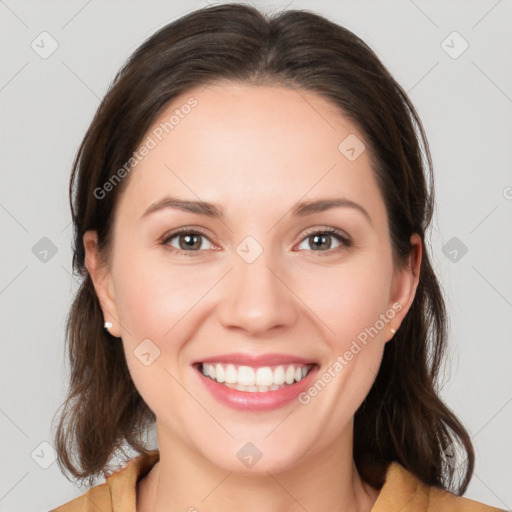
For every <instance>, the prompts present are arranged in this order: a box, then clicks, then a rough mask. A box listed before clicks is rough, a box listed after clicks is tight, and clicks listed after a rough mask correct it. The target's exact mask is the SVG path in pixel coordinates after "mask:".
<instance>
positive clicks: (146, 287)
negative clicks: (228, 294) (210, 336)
mask: <svg viewBox="0 0 512 512" xmlns="http://www.w3.org/2000/svg"><path fill="white" fill-rule="evenodd" d="M117 270H118V273H117V275H116V298H117V300H116V304H117V307H118V313H119V316H120V321H121V323H122V324H123V327H124V328H125V331H126V334H128V337H129V338H141V337H142V338H150V339H153V338H154V339H155V340H162V339H163V338H164V337H166V336H167V335H170V331H172V330H173V329H174V326H176V325H178V324H179V323H181V322H182V319H185V318H186V316H187V314H188V313H189V312H190V311H191V310H192V309H193V308H194V307H197V306H198V305H199V303H200V301H201V298H202V297H203V296H204V295H205V294H206V293H207V291H208V290H209V289H210V288H211V287H212V285H213V284H214V283H215V281H216V280H218V277H217V276H210V277H211V278H209V277H208V275H205V273H204V272H201V271H199V270H194V269H193V268H190V267H189V268H187V269H185V267H180V266H176V265H175V266H170V265H162V263H161V262H160V263H153V262H150V261H147V260H146V262H144V260H143V258H140V262H133V261H131V262H128V264H124V263H123V262H119V265H118V266H117ZM210 273H211V272H209V274H210Z"/></svg>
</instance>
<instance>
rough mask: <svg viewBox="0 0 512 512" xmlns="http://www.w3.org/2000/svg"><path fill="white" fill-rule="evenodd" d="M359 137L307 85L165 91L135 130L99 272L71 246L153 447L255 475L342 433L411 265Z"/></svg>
mask: <svg viewBox="0 0 512 512" xmlns="http://www.w3.org/2000/svg"><path fill="white" fill-rule="evenodd" d="M187 105H188V106H187ZM171 116H174V117H171ZM363 144H364V142H363V137H362V135H361V134H360V133H359V132H358V130H357V129H356V127H355V126H354V125H353V124H351V123H350V122H349V121H348V120H347V119H346V118H344V117H342V116H341V115H340V114H339V113H337V112H336V111H335V110H334V107H333V106H332V105H331V103H329V102H328V101H327V100H325V99H323V98H320V97H319V96H316V95H315V94H313V93H311V92H305V91H302V90H301V91H298V90H294V89H291V88H290V89H288V88H280V87H266V86H248V85H238V84H233V83H222V84H217V85H211V86H209V87H207V88H202V87H201V88H196V89H194V90H191V91H189V92H188V93H186V94H183V95H182V96H180V97H179V98H176V99H175V100H174V101H173V103H172V105H171V106H169V108H167V109H166V110H165V112H164V113H163V114H162V115H161V116H160V117H159V118H158V119H157V120H156V121H155V122H154V124H153V125H152V127H151V128H150V130H149V131H148V132H147V133H146V135H145V136H144V138H143V143H142V145H141V146H140V148H139V157H140V162H139V163H138V164H137V165H136V166H135V168H134V169H133V170H131V171H130V173H129V176H127V177H125V178H124V179H128V180H129V181H128V183H127V187H126V189H125V190H124V191H123V193H122V195H121V196H120V198H119V203H118V208H117V210H116V217H115V224H114V236H113V245H112V252H111V254H110V260H109V265H108V267H99V266H98V265H97V262H98V260H97V255H96V253H95V246H94V237H93V233H92V232H89V233H88V234H86V236H85V238H84V240H85V244H86V247H87V259H86V261H87V267H88V269H89V271H90V272H91V275H92V276H93V279H94V283H95V286H96V290H97V292H98V296H99V298H100V301H101V304H102V309H103V312H104V316H105V320H108V321H111V322H112V323H113V327H112V328H111V330H110V331H111V333H112V334H114V335H116V336H121V337H122V343H123V346H124V350H125V353H126V359H127V363H128V367H129V369H130V373H131V375H132V378H133V380H134V383H135V385H136V387H137V389H138V391H139V392H140V394H141V396H142V397H143V399H144V400H145V401H146V403H147V404H148V406H149V407H150V408H151V409H152V410H153V412H154V413H155V414H156V417H157V428H158V434H159V443H160V445H161V444H162V443H164V442H165V443H169V445H171V444H176V443H178V444H179V445H180V446H181V447H182V448H183V447H184V448H185V449H186V450H190V451H191V452H192V453H194V454H195V455H196V456H197V455H199V456H200V457H201V458H202V459H203V460H207V461H209V462H210V463H212V464H214V465H216V466H218V467H221V468H224V469H226V470H229V471H239V472H244V471H252V472H254V471H276V470H279V469H285V468H287V467H292V466H294V465H296V464H298V463H299V462H304V461H307V460H308V458H309V457H314V456H318V454H320V453H321V452H323V453H326V450H330V449H331V448H334V447H335V446H338V447H343V446H345V447H346V443H347V442H351V435H352V420H353V416H354V413H355V411H356V410H357V408H358V407H359V405H360V404H361V403H362V401H363V400H364V398H365V396H366V395H367V393H368V391H369V390H370V387H371V386H372V383H373V381H374V379H375V377H376V374H377V372H378V369H379V365H380V362H381V358H382V353H383V349H384V346H385V343H386V342H387V341H388V340H390V338H392V336H393V334H392V332H391V329H392V328H394V329H398V327H399V325H400V322H401V320H402V319H403V317H404V315H405V313H406V312H407V309H408V308H409V306H410V303H411V301H412V298H413V296H414V291H415V287H416V285H417V269H418V268H419V263H420V259H421V245H420V244H419V243H418V239H417V238H413V240H412V241H413V243H415V244H416V246H415V247H416V249H417V250H416V252H414V251H413V256H414V255H415V257H414V258H413V260H412V261H411V265H412V266H413V269H414V268H416V276H415V275H414V274H413V272H412V271H411V269H409V268H407V269H403V270H399V269H396V268H394V266H393V259H392V252H391V245H390V235H389V230H388V220H387V214H386V209H385V206H384V202H383V198H382V196H381V194H380V192H379V189H378V187H377V183H376V180H375V178H374V176H373V173H372V169H371V167H370V157H369V150H368V149H365V148H364V145H363ZM143 145H144V147H145V148H146V149H143ZM331 201H337V202H338V204H337V205H333V204H332V203H330V202H331ZM179 202H185V203H184V204H182V205H181V206H179ZM317 202H319V203H318V204H316V203H317ZM205 203H208V205H206V204H205ZM315 204H316V206H315ZM178 230H180V231H181V234H177V233H176V232H177V231H178ZM326 231H327V232H326ZM113 342H114V341H113ZM119 342H121V341H119ZM205 361H208V365H202V363H203V362H205ZM203 369H204V372H205V373H208V374H209V375H208V376H207V375H204V374H203V371H202V370H203ZM307 371H309V373H307V375H306V376H305V377H304V378H303V375H304V374H305V373H306V372H307ZM213 376H215V379H216V380H214V379H213V378H212V377H213ZM223 379H224V383H219V382H217V380H223ZM226 381H228V382H229V381H231V384H230V386H231V387H230V386H227V385H226ZM234 381H236V382H234ZM297 381H298V382H297ZM237 382H238V383H244V386H249V387H241V388H239V389H238V390H237V389H234V388H233V386H235V385H236V383H237ZM271 386H272V387H271ZM276 386H278V387H279V388H278V389H276ZM248 443H250V444H248ZM259 457H261V458H260V460H257V459H258V458H259ZM254 461H257V463H255V462H254ZM253 464H254V468H252V465H253Z"/></svg>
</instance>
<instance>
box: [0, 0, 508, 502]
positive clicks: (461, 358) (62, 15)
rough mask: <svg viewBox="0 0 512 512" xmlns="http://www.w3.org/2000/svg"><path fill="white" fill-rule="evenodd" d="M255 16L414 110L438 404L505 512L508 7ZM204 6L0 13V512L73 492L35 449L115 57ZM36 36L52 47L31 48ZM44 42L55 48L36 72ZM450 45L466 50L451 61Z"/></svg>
mask: <svg viewBox="0 0 512 512" xmlns="http://www.w3.org/2000/svg"><path fill="white" fill-rule="evenodd" d="M253 4H254V5H257V6H260V7H263V8H265V9H267V10H270V11H274V10H280V9H281V8H284V7H288V8H306V9H310V10H313V11H316V12H318V13H321V14H324V15H326V16H327V17H329V18H331V19H333V20H334V21H336V22H338V23H340V24H341V25H344V26H346V27H347V28H349V29H351V30H353V31H354V32H355V33H356V34H358V35H359V36H360V37H362V38H363V39H364V40H365V41H366V42H367V43H368V44H369V45H370V46H371V47H372V48H373V49H374V50H375V51H376V53H377V54H378V55H379V57H380V58H381V59H382V60H383V61H384V63H385V65H386V66H387V67H388V68H389V69H390V71H391V72H392V73H393V74H394V76H395V78H396V79H397V80H398V81H399V82H400V83H401V84H402V85H403V87H404V88H405V90H407V91H408V92H409V94H410V97H411V99H412V101H413V103H414V104H415V105H416V107H417V109H418V111H419V114H420V117H421V118H422V120H423V122H424V125H425V128H426V131H427V136H428V137H429V141H430V144H431V150H432V153H433V159H434V166H435V177H436V192H437V213H436V218H435V222H434V226H433V229H432V231H431V233H430V241H431V243H432V252H433V259H434V265H435V267H436V268H437V270H438V272H439V274H440V276H441V279H442V283H443V286H444V289H445V292H446V296H447V301H448V307H449V314H450V317H451V330H450V353H451V361H450V364H449V366H447V367H446V379H445V385H444V387H443V389H442V395H443V397H444V398H445V400H446V401H447V403H448V404H449V406H450V407H451V408H452V409H453V410H454V411H455V412H456V414H457V415H458V416H459V417H460V418H461V420H462V421H463V422H464V424H465V425H466V427H467V428H468V430H469V432H470V434H471V436H472V440H473V442H474V445H475V449H476V469H475V474H474V477H473V480H472V483H471V485H470V487H469V490H468V491H467V493H466V496H468V497H470V498H473V499H476V500H479V501H483V502H485V503H488V504H491V505H495V506H498V507H501V508H507V509H511V508H512V486H511V482H512V462H511V461H512V457H511V455H512V436H511V432H512V428H511V427H512V377H511V371H510V362H511V360H512V357H511V355H512V344H511V343H510V340H511V332H512V314H511V313H512V271H511V262H512V237H511V233H512V231H511V227H512V173H511V170H510V169H511V161H512V149H511V148H512V143H511V142H512V139H511V135H512V117H511V113H512V70H511V64H510V63H511V62H512V44H511V43H512V35H511V31H510V27H511V26H512V24H511V22H512V3H511V2H510V1H506V0H501V1H496V0H480V1H462V0H461V1H459V2H453V1H452V2H448V1H445V0H443V1H426V0H414V1H413V0H402V1H392V2H391V1H382V0H378V1H358V2H356V1H341V2H340V1H338V2H335V1H327V0H324V1H317V2H313V1H311V0H309V1H307V0H304V1H300V0H294V1H292V2H264V1H257V2H253ZM205 5H206V3H205V2H200V1H189V2H179V3H176V2H171V1H165V2H163V1H152V2H142V1H130V2H128V1H124V2H119V1H117V2H116V1H101V2H100V1H99V0H89V1H86V0H79V1H75V0H73V1H70V0H66V1H60V2H57V1H45V2H40V1H15V0H5V1H0V24H1V27H0V38H1V41H0V49H1V50H0V51H1V75H0V102H1V126H0V129H1V134H0V140H1V144H2V150H1V153H0V158H1V172H2V175H1V192H0V223H1V224H0V225H1V240H2V243H1V276H0V304H1V336H2V337H1V340H2V350H1V356H2V357H1V385H2V386H1V392H2V394H1V402H0V429H1V450H2V451H1V456H0V464H1V466H0V510H2V511H9V512H15V511H36V510H37V511H41V510H48V509H50V508H53V507H55V506H57V505H60V504H63V503H64V502H66V501H69V500H70V499H72V498H74V497H75V496H78V495H80V494H82V493H83V492H85V489H81V488H77V487H75V486H74V485H73V484H72V483H70V482H69V481H68V480H67V479H66V478H65V477H64V476H63V475H62V474H61V473H60V471H59V468H58V466H57V464H56V463H55V461H54V456H53V451H52V447H51V446H49V444H48V443H51V442H52V432H51V421H52V418H53V416H54V414H55V412H56V411H57V409H58V408H59V406H60V404H61V403H62V401H63V399H64V393H65V389H66V383H67V375H66V372H67V368H66V367H65V366H64V323H65V317H66V314H67V310H68V307H69V305H70V301H71V298H72V295H73V292H74V291H75V290H76V289H77V285H76V283H75V282H74V281H73V280H72V278H71V273H70V271H71V249H70V247H71V229H70V213H69V207H68V198H67V187H68V180H69V173H70V168H71V164H72V159H73V156H74V153H75V151H76V149H77V148H78V145H79V143H80V141H81V138H82V136H83V134H84V131H85V129H86V127H87V125H88V123H89V122H90V121H91V119H92V115H93V113H94V111H95V109H96V107H97V106H98V103H99V99H100V98H101V97H102V96H103V95H104V93H105V92H106V89H107V86H108V84H109V83H110V81H111V80H112V79H113V77H114V74H115V73H116V71H117V70H118V68H119V67H120V66H121V64H122V63H123V62H124V60H125V59H126V58H127V57H128V56H129V54H130V53H131V52H132V51H133V50H135V48H136V47H137V46H138V45H139V44H140V43H141V42H142V41H143V40H144V39H145V38H146V37H148V36H150V35H151V34H152V33H153V32H154V31H155V30H157V29H158V28H160V27H162V26H163V25H165V24H166V23H168V22H169V21H171V20H173V19H175V18H177V17H179V16H181V15H183V14H185V13H187V12H189V11H191V10H194V9H196V8H199V7H204V6H205ZM44 31H46V32H48V33H49V34H50V35H51V36H44V35H43V36H40V34H41V33H42V32H44ZM454 31H457V32H458V34H460V36H459V35H450V34H452V32H454ZM448 36H449V37H448ZM52 40H55V41H56V42H57V44H58V48H57V49H56V50H55V52H54V53H53V54H51V55H50V56H47V55H44V56H45V57H47V58H42V56H41V55H40V54H41V53H44V52H48V51H49V50H51V45H52V44H55V43H52ZM443 41H445V42H444V43H443ZM464 41H466V42H467V44H468V45H469V47H468V48H467V50H466V51H464V52H463V53H462V54H460V55H459V53H460V52H461V50H462V49H464V47H465V43H464ZM31 44H32V45H33V46H35V48H37V51H35V49H33V48H32V46H31ZM38 52H39V53H38ZM44 237H46V238H47V239H49V241H51V242H49V241H48V240H46V239H45V240H42V241H41V239H42V238H44ZM466 249H467V253H465V254H464V250H466ZM45 250H46V251H47V252H46V253H45V252H44V251H45ZM41 443H43V444H41Z"/></svg>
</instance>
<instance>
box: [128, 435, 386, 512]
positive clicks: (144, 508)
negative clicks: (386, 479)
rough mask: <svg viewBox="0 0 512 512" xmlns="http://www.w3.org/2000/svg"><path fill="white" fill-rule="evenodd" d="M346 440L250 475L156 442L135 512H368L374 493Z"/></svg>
mask: <svg viewBox="0 0 512 512" xmlns="http://www.w3.org/2000/svg"><path fill="white" fill-rule="evenodd" d="M348 437H349V441H350V443H349V444H350V446H348V447H347V446H344V445H346V444H347V443H346V439H345V440H344V439H340V440H339V442H338V443H336V446H332V445H331V446H328V447H327V448H326V449H325V450H323V452H321V453H318V452H316V453H315V454H314V456H310V457H307V456H305V457H303V459H301V461H300V463H299V464H297V465H295V466H294V467H293V468H290V469H287V470H285V471H280V472H275V473H274V472H272V471H269V472H263V473H259V474H254V475H244V474H239V473H235V472H233V471H231V472H230V471H225V470H222V469H221V468H218V467H217V466H214V465H212V464H211V463H209V462H208V461H205V459H204V458H201V457H199V456H198V454H197V453H195V452H191V451H190V450H188V449H187V447H185V446H183V445H182V444H179V443H170V442H168V441H169V440H168V439H167V440H165V441H167V442H162V441H164V440H161V439H160V438H159V450H160V461H159V462H158V463H157V464H156V465H155V466H154V467H153V469H152V470H151V472H150V473H149V474H148V475H147V476H146V477H145V478H144V479H143V480H141V481H140V482H139V487H138V489H137V512H150V511H151V512H154V511H155V510H158V511H159V512H171V511H175V510H183V511H187V512H203V511H208V512H220V511H222V512H224V511H226V510H240V511H243V512H256V511H258V512H259V511H261V510H267V511H269V512H304V510H331V511H333V512H334V511H339V512H342V511H343V512H360V511H365V512H368V511H370V510H371V508H372V506H373V504H374V503H375V500H376V499H377V496H378V493H379V491H378V490H376V489H374V488H372V487H371V486H369V485H368V484H366V483H365V482H363V480H362V479H361V478H360V476H359V474H358V472H357V468H356V466H355V464H354V461H353V458H352V443H351V439H352V437H351V435H350V436H348ZM344 441H345V442H344ZM344 448H345V449H344Z"/></svg>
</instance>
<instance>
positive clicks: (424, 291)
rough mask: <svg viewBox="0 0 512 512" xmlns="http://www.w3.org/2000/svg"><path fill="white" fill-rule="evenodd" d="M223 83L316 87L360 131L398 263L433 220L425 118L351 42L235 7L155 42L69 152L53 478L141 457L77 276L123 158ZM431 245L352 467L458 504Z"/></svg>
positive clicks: (123, 378) (141, 426)
mask: <svg viewBox="0 0 512 512" xmlns="http://www.w3.org/2000/svg"><path fill="white" fill-rule="evenodd" d="M219 80H231V81H238V82H243V83H246V84H255V85H258V84H265V85H275V86H283V87H294V88H299V89H303V90H307V91H311V92H314V93H316V94H318V95H320V96H322V97H324V98H326V99H328V100H329V101H330V102H331V104H332V105H333V108H338V109H339V111H340V112H342V113H343V115H345V116H347V117H348V118H349V119H350V120H351V121H353V122H354V123H355V124H356V126H357V127H358V128H359V130H360V132H361V133H362V134H363V136H364V138H365V143H366V144H367V145H368V147H369V149H370V154H371V155H372V163H373V170H374V173H375V176H376V179H377V182H378V185H379V188H380V190H381V193H382V195H383V197H384V201H385V205H386V209H387V213H388V218H389V228H390V233H391V241H392V249H393V256H394V259H395V263H396V265H404V264H405V261H406V257H407V256H408V255H409V254H410V250H411V246H410V236H411V234H412V233H418V234H419V235H420V237H421V239H422V240H423V241H424V236H425V230H426V228H427V227H428V226H429V224H430V222H431V218H432V212H433V204H434V203H433V201H434V200H433V175H432V162H431V157H430V152H429V148H428V143H427V140H426V137H425V134H424V130H423V128H422V125H421V122H420V119H419V118H418V115H417V113H416V111H415V109H414V107H413V105H412V104H411V102H410V100H409V99H408V97H407V95H406V93H405V92H404V91H403V89H402V88H401V87H400V86H399V85H398V84H397V83H396V81H395V80H394V79H393V78H392V76H391V75H390V73H389V72H388V71H387V70H386V68H385V67H384V66H383V65H382V63H381V62H380V61H379V59H378V58H377V56H376V55H375V54H374V52H373V51H372V50H371V49H370V48H369V47H368V46H367V45H366V44H365V43H364V42H363V41H362V40H361V39H359V38H358V37H357V36H355V35H354V34H353V33H352V32H350V31H349V30H347V29H345V28H343V27H341V26H339V25H337V24H335V23H333V22H331V21H329V20H328V19H326V18H324V17H322V16H320V15H317V14H314V13H311V12H309V11H306V10H290V11H284V12H281V13H277V14H274V15H272V16H270V15H266V14H263V13H261V12H259V11H258V10H257V9H255V8H254V7H251V6H248V5H241V4H224V5H219V6H211V7H206V8H204V9H200V10H196V11H194V12H192V13H190V14H187V15H185V16H183V17H182V18H180V19H178V20H176V21H174V22H172V23H170V24H168V25H167V26H165V27H164V28H162V29H161V30H159V31H158V32H156V33H155V34H154V35H153V36H151V37H150V38H149V39H148V40H147V41H145V42H144V43H143V44H142V45H141V46H140V47H139V48H138V49H137V50H136V51H135V53H134V54H133V55H132V56H131V57H130V58H129V59H128V61H127V62H126V63H125V65H124V66H123V68H122V69H121V70H120V72H119V73H118V74H117V76H116V77H115V79H114V81H113V84H112V85H111V87H110V89H109V91H108V92H107V94H106V96H105V98H104V99H103V101H102V102H101V104H100V106H99V108H98V110H97V112H96V115H95V117H94V119H93V121H92V123H91V125H90V127H89V129H88V130H87V133H86V134H85V137H84V139H83V141H82V143H81V145H80V148H79V150H78V152H77V155H76V158H75V161H74V165H73V172H72V176H71V183H70V189H69V193H70V201H71V211H72V219H73V227H74V255H73V268H74V271H75V272H76V273H77V274H78V275H79V276H81V277H82V278H83V280H82V282H81V286H80V289H79V290H78V292H77V295H76V297H75V299H74V302H73V305H72V307H71V310H70V313H69V316H68V321H67V330H66V335H67V340H68V347H67V348H68V357H69V361H70V366H71V373H70V388H69V393H68V397H67V399H66V401H65V403H64V404H63V405H64V410H63V413H62V415H61V417H60V420H59V424H58V427H57V430H56V433H55V444H56V449H57V453H58V463H59V466H60V467H61V469H62V470H63V471H64V470H68V471H69V472H70V473H71V474H72V475H73V476H75V477H77V478H78V479H82V480H83V479H85V478H87V477H89V485H92V483H93V480H94V477H95V476H100V475H101V474H103V476H106V475H107V474H108V473H109V472H110V469H108V466H107V465H108V463H109V461H110V460H111V457H112V456H113V454H114V453H115V452H116V451H117V450H121V451H123V447H126V446H130V447H132V448H133V449H135V450H136V451H137V452H139V453H146V452H147V451H148V449H147V448H146V444H145V442H144V439H143V438H144V434H145V433H146V432H147V430H148V428H149V427H151V426H152V424H153V422H154V421H155V415H154V413H153V412H152V411H151V410H150V409H149V408H148V406H147V405H146V403H145V402H144V400H143V399H142V397H141V396H140V395H139V393H138V391H137V390H136V388H135V386H134V384H133V381H132V379H131V376H130V374H129V371H128V368H127V365H126V360H125V356H124V353H123V348H122V344H121V343H119V342H118V343H115V342H113V341H114V340H113V339H112V337H111V335H110V334H109V333H108V332H106V331H105V330H104V328H103V314H102V311H101V308H100V304H99V301H98V298H97V296H96V293H95V290H94V287H93V283H92V281H91V278H90V276H89V275H88V273H87V270H86V269H85V267H84V246H83V242H82V238H83V235H84V233H85V232H86V231H87V230H95V231H97V233H98V240H99V246H100V249H101V250H102V252H103V254H108V250H109V244H110V237H111V230H112V225H113V217H114V214H115V206H116V201H117V199H118V197H119V195H120V194H121V193H122V190H123V188H124V187H125V186H126V182H127V181H128V178H125V179H124V180H122V181H121V182H120V183H119V184H118V185H117V186H115V187H113V189H112V190H111V191H110V192H109V193H108V194H105V197H100V198H98V197H97V195H98V194H97V193H95V190H98V188H101V187H102V186H103V185H104V184H105V183H106V182H108V181H109V180H111V179H112V176H113V175H114V174H115V172H116V171H117V170H119V169H120V168H122V167H123V166H124V165H125V163H126V162H127V161H129V159H130V157H131V156H132V154H133V152H134V151H135V149H136V148H137V146H138V144H140V142H141V140H142V137H143V136H144V135H145V133H146V132H147V130H148V129H149V128H150V126H151V123H152V122H153V121H154V119H155V118H156V116H157V115H158V114H159V113H161V112H162V110H163V109H164V108H165V107H166V106H167V105H168V103H169V102H170V101H171V100H173V98H175V97H176V96H177V95H179V94H181V93H183V92H186V91H188V90H190V89H191V88H193V87H195V86H198V85H202V84H204V85H207V84H209V83H212V82H214V81H219ZM426 249H427V248H426V247H424V252H423V259H422V262H421V272H420V279H419V285H418V288H417V290H416V295H415V298H414V301H413V304H412V306H411V309H410V310H409V312H408V313H407V315H406V317H405V319H404V321H403V323H402V325H401V327H400V329H399V330H398V332H397V333H396V335H395V336H394V339H393V340H392V341H391V342H389V343H387V344H386V347H385V350H384V356H383V361H382V364H381V367H380V371H379V373H378V375H377V377H376V380H375V383H374V385H373V387H372V388H371V390H370V392H369V394H368V396H367V397H366V399H365V400H364V402H363V404H362V405H361V407H360V408H359V409H358V410H357V412H356V414H355V420H354V460H355V462H356V465H357V468H358V470H359V472H360V474H361V476H362V478H363V479H364V480H366V481H367V482H369V483H370V484H372V485H374V486H376V487H380V486H381V485H382V483H383V480H384V476H385V470H386V466H387V464H388V463H389V462H390V461H393V460H395V461H398V462H399V463H400V464H401V465H402V466H404V467H405V468H406V469H408V470H409V471H411V472H412V473H414V474H415V475H417V476H418V477H419V478H420V479H421V480H422V481H424V482H425V483H426V484H429V485H436V486H439V487H442V488H445V489H449V490H454V491H455V492H458V493H460V494H462V493H463V492H464V491H465V490H466V488H467V485H468V483H469V481H470V478H471V475H472V472H473V465H474V454H473V448H472V445H471V440H470V437H469V435H468V433H467V432H466V430H465V429H464V427H463V426H462V424H461V423H460V422H459V420H458V419H457V418H456V417H455V415H454V414H453V413H452V412H451V411H450V410H449V409H448V407H447V406H446V405H445V404H444V403H443V402H442V400H441V399H440V398H439V396H438V382H437V381H438V374H439V371H440V368H441V363H442V360H443V354H444V350H445V343H446V323H447V320H446V312H445V305H444V300H443V297H442V293H441V290H440V286H439V283H438V280H437V278H436V275H435V273H434V271H433V268H432V266H431V263H430V261H429V255H428V252H427V250H426ZM452 442H454V443H456V445H457V446H461V447H462V449H463V452H464V455H465V466H464V471H463V472H462V473H461V477H460V481H458V482H456V479H455V476H456V471H455V470H454V467H453V464H452V465H451V464H448V463H447V459H446V457H445V456H444V454H445V453H446V451H447V450H450V448H449V447H450V445H451V444H452ZM74 456H76V462H75V461H73V460H72V459H73V457H74Z"/></svg>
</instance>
